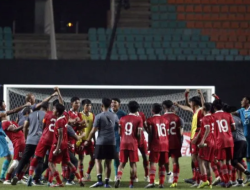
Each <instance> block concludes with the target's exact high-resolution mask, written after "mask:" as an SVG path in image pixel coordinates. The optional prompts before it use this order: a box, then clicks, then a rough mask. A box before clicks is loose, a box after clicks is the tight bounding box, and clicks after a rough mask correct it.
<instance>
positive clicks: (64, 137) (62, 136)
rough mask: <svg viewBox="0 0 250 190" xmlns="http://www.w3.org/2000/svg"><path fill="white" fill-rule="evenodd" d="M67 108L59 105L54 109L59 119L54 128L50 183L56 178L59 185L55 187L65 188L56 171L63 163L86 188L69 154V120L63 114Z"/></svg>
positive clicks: (50, 160) (50, 158)
mask: <svg viewBox="0 0 250 190" xmlns="http://www.w3.org/2000/svg"><path fill="white" fill-rule="evenodd" d="M64 110H65V107H64V106H63V105H62V104H57V105H56V107H55V108H54V109H53V113H54V115H56V117H57V121H56V123H55V128H54V138H53V144H52V147H51V150H50V154H49V168H50V170H51V176H50V179H49V183H50V184H52V180H53V177H55V178H56V181H57V184H56V185H54V186H55V187H63V184H62V181H61V179H60V176H59V173H58V172H57V171H56V164H57V163H58V164H59V163H61V162H62V163H63V164H65V163H66V164H67V165H68V167H69V168H70V170H71V172H72V173H74V174H75V176H76V177H77V179H78V181H79V183H80V186H84V183H83V182H82V180H81V178H80V175H79V174H78V173H77V171H76V167H75V166H74V165H73V164H72V163H71V162H70V158H69V152H68V134H67V125H68V120H67V119H66V117H65V115H64V114H63V113H64Z"/></svg>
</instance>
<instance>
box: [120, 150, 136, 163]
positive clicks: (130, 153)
mask: <svg viewBox="0 0 250 190" xmlns="http://www.w3.org/2000/svg"><path fill="white" fill-rule="evenodd" d="M128 158H129V161H130V162H139V156H138V151H137V150H135V151H134V150H121V151H120V162H122V163H127V162H128Z"/></svg>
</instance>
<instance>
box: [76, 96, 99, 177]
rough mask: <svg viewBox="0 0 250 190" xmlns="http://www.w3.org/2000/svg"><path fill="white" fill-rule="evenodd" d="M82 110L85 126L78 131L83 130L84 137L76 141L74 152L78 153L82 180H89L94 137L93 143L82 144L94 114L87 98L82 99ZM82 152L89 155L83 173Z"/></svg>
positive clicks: (88, 131)
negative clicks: (87, 164) (86, 167)
mask: <svg viewBox="0 0 250 190" xmlns="http://www.w3.org/2000/svg"><path fill="white" fill-rule="evenodd" d="M82 106H83V111H82V112H81V116H82V120H83V121H85V124H86V127H85V128H84V129H82V131H81V132H80V133H83V132H85V137H83V138H82V139H80V140H79V141H77V142H76V153H77V154H78V155H79V172H80V175H81V178H83V181H91V176H90V173H91V170H92V169H93V167H94V164H95V159H94V157H93V156H94V144H95V137H93V140H94V143H93V142H92V143H90V144H89V145H88V146H84V142H85V141H86V140H87V138H88V136H89V133H90V131H91V130H92V127H93V123H94V119H95V116H94V114H93V113H91V108H92V103H91V101H90V100H89V99H85V100H82ZM84 154H86V155H90V161H89V166H88V170H87V173H86V174H85V175H84V172H83V171H84V167H83V159H84Z"/></svg>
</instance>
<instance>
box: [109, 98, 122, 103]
mask: <svg viewBox="0 0 250 190" xmlns="http://www.w3.org/2000/svg"><path fill="white" fill-rule="evenodd" d="M111 100H114V101H116V102H118V103H119V104H121V100H120V99H119V98H112V99H111Z"/></svg>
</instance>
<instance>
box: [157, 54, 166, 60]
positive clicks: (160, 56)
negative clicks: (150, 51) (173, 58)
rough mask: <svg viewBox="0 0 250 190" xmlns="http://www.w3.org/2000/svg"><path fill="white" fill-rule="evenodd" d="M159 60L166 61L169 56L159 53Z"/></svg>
mask: <svg viewBox="0 0 250 190" xmlns="http://www.w3.org/2000/svg"><path fill="white" fill-rule="evenodd" d="M158 60H161V61H165V60H167V57H166V56H165V55H158Z"/></svg>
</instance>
